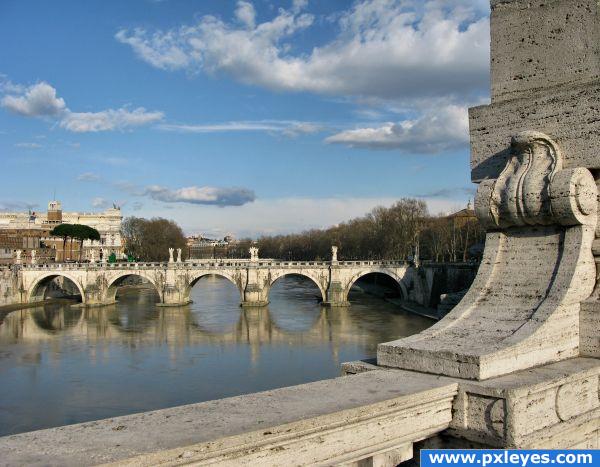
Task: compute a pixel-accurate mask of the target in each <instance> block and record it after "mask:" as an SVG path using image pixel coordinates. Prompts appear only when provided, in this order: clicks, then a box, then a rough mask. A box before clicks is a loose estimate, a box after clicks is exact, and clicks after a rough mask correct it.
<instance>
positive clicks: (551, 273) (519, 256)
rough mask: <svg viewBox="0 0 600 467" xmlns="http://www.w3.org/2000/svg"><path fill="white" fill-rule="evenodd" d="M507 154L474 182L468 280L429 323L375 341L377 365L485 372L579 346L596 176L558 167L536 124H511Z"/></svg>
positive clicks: (561, 355) (562, 355)
mask: <svg viewBox="0 0 600 467" xmlns="http://www.w3.org/2000/svg"><path fill="white" fill-rule="evenodd" d="M510 154H511V156H510V157H509V159H508V160H507V163H506V166H505V168H504V169H503V170H502V171H501V173H500V175H499V176H498V178H497V179H495V180H484V181H483V182H481V184H480V186H479V189H478V190H477V197H476V199H475V212H476V215H477V217H478V218H479V220H480V221H481V223H482V224H483V225H484V227H485V228H486V229H487V234H486V241H485V251H484V255H483V260H482V262H481V265H480V267H479V270H478V273H477V277H476V278H475V280H474V281H473V284H472V286H471V288H470V289H469V291H468V292H467V294H466V295H465V296H464V298H463V299H462V300H461V302H460V303H459V304H458V305H457V306H456V307H455V308H454V309H453V310H452V311H451V312H450V313H449V314H448V315H447V316H446V317H445V318H444V319H443V320H442V321H440V322H439V323H437V324H435V325H434V326H432V327H431V328H429V329H427V330H425V331H423V332H422V333H420V334H418V335H415V336H410V337H407V338H404V339H400V340H397V341H393V342H388V343H385V344H380V345H379V348H378V352H377V360H378V363H379V364H380V365H384V366H391V367H399V368H404V369H411V370H419V371H426V372H428V373H437V374H444V375H448V376H456V377H462V378H469V379H487V378H491V377H494V376H500V375H504V374H508V373H512V372H514V371H518V370H522V369H525V368H530V367H532V366H537V365H543V364H546V363H550V362H555V361H559V360H564V359H567V358H572V357H576V356H578V355H579V335H580V324H579V323H580V322H579V312H580V304H581V302H582V301H583V300H585V299H586V298H587V297H589V295H590V293H591V292H592V290H593V287H594V283H595V272H596V267H595V263H594V258H593V255H592V242H593V240H594V232H595V227H596V220H597V213H596V211H597V203H598V201H597V188H596V183H595V181H594V177H593V176H592V174H591V173H590V171H589V170H588V169H586V168H584V167H575V168H568V169H564V168H563V156H562V154H561V149H560V147H559V146H558V144H557V143H556V142H555V141H553V140H552V139H551V138H550V137H549V136H547V135H545V134H544V133H540V132H534V131H524V132H521V133H519V134H517V135H516V136H514V137H513V138H512V141H511V147H510ZM563 412H566V410H563Z"/></svg>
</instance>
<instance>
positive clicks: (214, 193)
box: [144, 185, 256, 206]
mask: <svg viewBox="0 0 600 467" xmlns="http://www.w3.org/2000/svg"><path fill="white" fill-rule="evenodd" d="M144 194H145V195H147V196H150V197H151V198H152V199H154V200H157V201H163V202H165V203H190V204H206V205H216V206H242V205H244V204H246V203H251V202H252V201H254V200H255V198H256V195H255V194H254V191H252V190H249V189H247V188H218V187H211V186H203V187H198V186H190V187H184V188H179V189H177V190H170V189H168V188H166V187H163V186H160V185H151V186H148V187H146V191H145V193H144Z"/></svg>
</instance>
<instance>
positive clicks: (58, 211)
mask: <svg viewBox="0 0 600 467" xmlns="http://www.w3.org/2000/svg"><path fill="white" fill-rule="evenodd" d="M48 221H49V222H56V223H58V224H60V223H61V222H62V206H61V204H60V201H50V202H49V203H48Z"/></svg>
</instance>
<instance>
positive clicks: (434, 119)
mask: <svg viewBox="0 0 600 467" xmlns="http://www.w3.org/2000/svg"><path fill="white" fill-rule="evenodd" d="M325 141H326V142H327V143H330V144H344V145H346V146H350V147H355V148H357V147H358V148H361V147H362V148H371V149H399V150H401V151H403V152H411V153H437V152H442V151H446V150H451V149H457V148H461V147H466V145H467V143H468V141H469V122H468V115H467V110H466V109H465V108H464V107H458V106H454V105H449V106H446V107H444V108H441V109H435V110H432V111H430V112H429V113H426V114H425V115H421V116H420V117H418V118H417V119H414V120H404V121H401V122H398V123H386V124H383V125H381V126H378V127H368V128H357V129H354V130H346V131H342V132H340V133H337V134H335V135H332V136H329V137H328V138H326V139H325Z"/></svg>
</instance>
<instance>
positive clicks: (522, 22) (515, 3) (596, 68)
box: [491, 0, 600, 108]
mask: <svg viewBox="0 0 600 467" xmlns="http://www.w3.org/2000/svg"><path fill="white" fill-rule="evenodd" d="M491 6H492V16H491V22H492V41H491V49H492V50H491V52H492V53H491V73H492V83H491V87H492V102H497V101H500V100H508V99H514V98H518V97H523V96H524V95H525V97H529V96H528V93H529V92H531V91H533V90H536V89H540V88H543V89H546V90H548V91H550V90H551V89H552V88H554V87H556V86H563V87H573V86H574V85H576V84H577V83H581V82H585V81H588V80H590V79H596V78H597V77H598V76H599V75H600V30H599V28H598V24H599V12H600V6H599V5H598V2H596V1H595V0H568V1H548V0H492V2H491ZM529 107H530V108H535V107H533V106H529Z"/></svg>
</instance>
